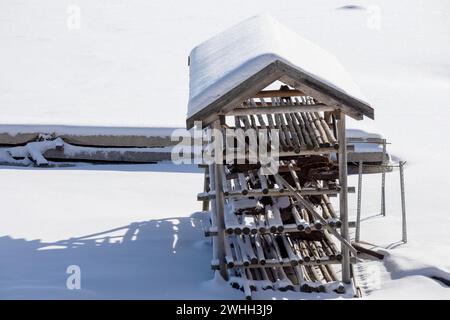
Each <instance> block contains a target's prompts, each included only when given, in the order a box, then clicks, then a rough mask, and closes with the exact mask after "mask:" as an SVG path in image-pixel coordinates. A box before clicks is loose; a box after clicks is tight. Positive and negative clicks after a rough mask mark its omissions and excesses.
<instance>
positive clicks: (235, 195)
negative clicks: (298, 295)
mask: <svg viewBox="0 0 450 320" xmlns="http://www.w3.org/2000/svg"><path fill="white" fill-rule="evenodd" d="M314 104H315V101H314V99H312V98H311V97H305V96H301V97H296V98H290V97H289V98H271V101H266V100H264V99H262V98H261V99H260V101H258V102H256V101H255V100H254V99H250V100H248V101H247V102H246V103H245V104H244V105H247V106H251V107H254V106H257V105H260V106H267V105H271V106H282V105H314ZM234 125H235V128H242V129H250V128H253V129H255V130H260V129H267V130H268V132H269V135H270V132H271V130H275V129H276V130H278V132H279V138H280V147H281V149H282V150H283V151H286V152H291V153H292V155H290V156H287V157H282V158H280V160H279V171H278V172H279V174H280V176H281V177H282V178H283V180H284V181H285V182H286V181H287V182H288V183H289V184H290V186H292V187H293V188H294V189H295V191H296V192H299V193H300V194H301V195H302V196H303V198H304V200H305V201H307V202H308V203H309V204H310V205H311V206H313V208H314V209H315V211H316V213H317V212H318V213H320V215H321V216H322V218H323V219H320V220H318V219H316V218H315V215H314V214H313V213H312V212H310V211H309V210H308V209H307V208H306V207H305V206H304V205H303V204H301V203H299V202H298V201H296V198H295V197H294V196H293V194H292V192H291V191H292V190H291V191H289V190H288V189H287V188H286V185H285V183H283V181H280V178H279V177H277V175H266V174H263V173H262V172H263V171H262V170H260V169H261V167H260V165H258V164H248V163H247V164H237V163H228V164H225V165H224V166H223V172H222V175H221V176H222V178H223V179H222V181H221V185H222V189H223V195H224V227H225V228H224V230H225V231H224V232H225V237H224V241H223V242H224V243H223V246H224V253H225V261H221V262H220V263H225V265H226V267H227V273H228V279H229V280H228V281H229V283H230V285H231V286H232V287H234V288H237V289H241V290H242V291H244V293H245V295H246V297H247V298H251V294H252V291H256V290H268V289H273V290H281V291H286V290H294V291H302V292H338V293H343V292H344V291H345V289H344V285H343V284H342V283H341V282H340V281H339V280H338V278H337V276H336V274H335V271H334V270H333V264H340V263H341V260H342V254H341V252H340V245H338V243H339V241H336V239H335V237H334V236H333V235H332V234H331V233H330V232H329V231H328V230H327V228H325V226H324V225H323V224H324V221H325V222H326V223H327V224H328V226H329V227H331V228H334V229H338V228H340V227H341V221H340V220H339V218H338V216H337V214H336V212H335V210H334V208H333V206H332V204H331V202H330V198H329V196H332V195H336V194H338V193H339V190H340V186H339V184H338V180H337V178H338V169H337V166H336V164H335V163H334V161H333V160H332V158H331V157H330V155H329V154H330V153H329V152H327V151H324V152H323V153H321V150H325V149H324V148H329V149H330V148H331V149H336V148H338V144H337V139H336V132H335V127H334V125H333V119H332V117H328V115H324V114H323V112H296V113H281V114H280V113H278V114H257V115H245V116H235V117H234ZM269 141H270V137H269ZM305 150H315V151H316V152H315V153H314V154H311V153H305V154H302V151H305ZM207 181H208V180H207ZM212 194H214V183H210V185H209V186H207V188H206V192H204V193H203V194H201V195H199V199H200V200H204V201H207V200H211V199H212V197H211V195H212ZM211 221H212V227H211V230H217V228H215V224H216V223H217V222H216V221H215V218H214V217H212V219H211ZM211 234H213V232H211Z"/></svg>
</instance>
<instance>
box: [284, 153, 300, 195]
mask: <svg viewBox="0 0 450 320" xmlns="http://www.w3.org/2000/svg"><path fill="white" fill-rule="evenodd" d="M294 164H295V162H294V163H293V160H291V161H290V162H289V163H288V165H287V166H288V169H289V172H290V174H291V176H292V179H293V180H294V183H295V187H296V189H297V190H298V191H301V190H302V187H301V186H300V180H299V178H298V176H297V172H296V171H295V170H294Z"/></svg>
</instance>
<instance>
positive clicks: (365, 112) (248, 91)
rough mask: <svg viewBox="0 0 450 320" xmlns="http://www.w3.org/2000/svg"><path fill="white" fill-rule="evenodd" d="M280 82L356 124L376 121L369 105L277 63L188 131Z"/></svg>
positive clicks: (202, 113)
mask: <svg viewBox="0 0 450 320" xmlns="http://www.w3.org/2000/svg"><path fill="white" fill-rule="evenodd" d="M279 79H282V80H281V81H283V82H286V83H287V84H289V85H290V86H291V87H293V88H295V89H297V90H299V91H301V92H304V93H305V94H307V95H310V96H313V97H316V98H318V99H319V100H321V102H323V103H325V104H329V105H330V106H333V107H335V108H336V109H341V110H342V111H343V112H344V113H345V114H347V115H348V116H350V117H352V118H354V119H356V120H362V118H363V116H366V117H368V118H370V119H374V118H375V111H374V109H373V108H372V107H371V106H370V105H369V104H368V103H366V102H364V101H361V100H359V99H356V98H354V97H352V96H350V95H348V94H346V93H344V92H342V91H340V90H338V89H336V88H334V87H332V86H330V85H328V84H326V83H324V82H322V81H319V80H317V79H315V78H313V77H312V76H310V75H308V74H306V73H304V72H302V71H300V70H298V69H297V68H295V67H293V66H291V65H289V64H287V63H285V62H283V61H280V60H276V61H274V62H272V63H270V64H269V65H267V66H266V67H264V68H263V69H261V70H260V71H258V72H257V73H255V74H254V75H252V76H251V77H249V78H248V79H247V80H245V81H243V82H242V83H240V84H239V85H237V86H236V87H235V88H233V89H231V90H230V91H228V92H226V93H225V94H223V95H222V96H220V97H218V98H217V99H216V100H214V101H213V102H212V103H210V104H209V105H208V106H206V107H205V108H203V109H201V110H199V111H198V112H196V113H195V114H193V115H192V116H190V117H189V118H187V120H186V127H187V129H191V128H192V127H193V126H194V121H203V122H204V123H203V125H204V126H206V125H208V124H210V123H211V122H212V121H214V120H215V119H217V118H218V117H219V116H220V115H223V114H225V113H227V112H229V111H230V110H232V109H234V108H237V107H238V106H239V105H240V104H241V103H242V102H244V101H245V100H247V99H249V98H251V97H253V96H255V95H256V94H258V93H259V92H260V91H261V90H262V89H264V88H266V87H267V86H268V85H270V84H271V83H273V82H274V81H276V80H279Z"/></svg>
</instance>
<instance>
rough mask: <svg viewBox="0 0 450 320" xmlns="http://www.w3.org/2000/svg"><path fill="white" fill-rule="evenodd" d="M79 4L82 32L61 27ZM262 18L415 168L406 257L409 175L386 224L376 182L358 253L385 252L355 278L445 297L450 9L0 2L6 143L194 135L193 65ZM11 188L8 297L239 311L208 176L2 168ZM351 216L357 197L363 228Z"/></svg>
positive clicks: (0, 280)
mask: <svg viewBox="0 0 450 320" xmlns="http://www.w3.org/2000/svg"><path fill="white" fill-rule="evenodd" d="M69 5H77V6H79V8H80V9H81V28H80V29H77V30H70V29H68V28H67V26H66V20H67V18H68V14H67V12H66V10H67V8H68V6H69ZM264 12H267V13H270V14H271V15H272V16H274V17H275V18H276V19H277V20H279V21H281V22H282V23H283V24H285V25H286V26H287V27H289V28H291V29H293V30H294V31H295V32H297V33H298V34H300V35H301V36H302V37H305V38H306V39H309V40H310V41H312V42H314V43H315V44H317V45H318V46H320V47H322V48H324V49H326V50H327V51H329V52H331V53H332V54H333V55H335V56H336V57H337V58H338V59H339V61H340V62H341V63H342V65H343V66H344V67H345V69H346V70H347V71H348V72H349V74H350V75H351V76H352V78H353V80H354V81H355V82H356V83H357V84H358V85H359V86H360V87H361V89H362V92H363V93H364V95H365V96H366V97H367V98H368V100H369V101H371V103H372V107H373V108H374V109H375V121H372V120H364V121H362V122H360V123H356V122H354V121H349V122H350V124H351V125H352V126H354V127H355V128H359V129H361V130H364V131H367V132H378V133H381V134H382V135H383V136H385V137H386V138H387V139H388V140H389V141H390V142H392V145H389V151H390V152H391V153H393V154H394V155H396V156H398V157H400V158H401V159H403V160H406V161H408V163H407V166H406V170H405V182H406V206H407V217H408V240H409V241H408V243H407V244H402V243H400V242H399V240H400V239H401V224H400V217H401V210H400V196H399V178H398V172H397V171H396V172H393V173H390V174H388V175H387V217H385V218H383V217H381V216H380V215H379V212H380V176H375V175H374V176H364V181H363V206H362V209H363V211H362V212H363V218H364V220H363V222H362V233H361V238H362V240H365V241H367V242H370V243H374V244H376V245H378V246H379V247H380V248H381V249H382V250H383V251H384V252H385V253H386V258H385V260H383V261H382V262H379V261H368V262H365V263H361V264H358V265H357V266H356V270H357V274H358V281H359V285H360V286H361V287H362V288H363V291H364V298H365V299H400V298H407V299H430V298H437V299H450V289H449V287H447V286H445V285H444V284H443V283H441V282H439V281H436V280H434V279H432V277H433V276H437V277H441V278H446V279H450V232H449V228H450V215H449V205H448V195H447V194H446V193H447V192H448V191H450V190H449V188H448V186H447V184H446V182H447V181H449V180H450V170H449V169H448V168H447V163H446V162H447V161H448V160H447V159H448V158H449V157H450V148H449V145H448V142H447V137H448V136H450V129H449V128H450V109H449V106H450V71H449V70H450V41H448V39H449V38H450V4H448V2H446V1H395V2H393V1H375V0H374V1H355V2H351V1H300V0H295V1H294V0H290V1H235V0H229V1H220V2H219V1H206V0H202V1H199V0H192V1H188V2H180V1H156V0H154V1H144V0H139V1H138V0H128V1H119V0H114V1H95V2H94V1H88V0H78V1H57V0H54V1H50V0H43V1H39V2H22V1H18V0H11V1H4V2H2V3H1V4H0V42H1V43H2V46H1V50H0V70H2V72H1V73H0V105H1V115H0V129H2V128H3V127H2V126H1V125H16V126H14V130H15V132H20V127H19V129H18V127H17V126H18V125H36V126H37V125H77V126H94V127H96V126H97V127H100V126H112V127H177V126H178V127H181V126H184V124H185V118H186V105H187V103H188V88H189V84H188V72H189V70H188V66H187V56H188V54H189V52H190V50H191V49H192V48H194V47H195V46H196V45H198V44H199V43H201V42H203V41H205V40H207V39H209V38H210V37H212V36H214V35H215V34H217V33H220V32H221V31H223V30H225V29H227V28H229V27H231V26H233V25H235V24H236V23H239V22H240V21H242V20H244V19H247V18H249V17H251V16H254V15H256V14H259V13H264ZM318 63H320V61H318ZM0 131H2V130H0ZM0 181H1V183H0V194H1V199H2V206H1V213H0V298H3V299H14V298H42V299H44V298H63V299H66V298H67V299H71V298H88V299H104V298H114V299H116V298H117V299H118V298H123V299H127V298H138V299H152V298H155V299H156V298H163V299H175V298H186V299H197V298H205V299H220V298H223V299H229V298H236V299H240V298H243V295H242V294H241V293H240V292H239V291H237V290H233V289H231V288H229V287H228V286H227V285H226V284H224V283H223V282H222V281H221V280H220V279H217V278H216V279H213V274H212V272H211V271H210V269H209V262H210V259H211V247H210V245H209V242H208V240H207V239H205V238H204V237H203V231H202V221H201V214H199V213H198V211H199V210H200V207H201V206H200V204H199V203H198V202H197V201H196V193H197V192H199V191H201V190H202V188H203V181H202V175H201V174H200V171H198V170H197V169H195V167H191V166H183V167H179V166H174V165H170V164H158V165H130V166H103V165H102V166H100V165H79V166H77V167H75V168H59V169H36V168H17V167H0ZM349 182H350V184H351V185H354V186H356V182H357V181H356V178H355V177H351V178H350V179H349ZM355 211H356V197H355V195H350V215H351V220H353V219H354V213H355ZM69 265H79V266H80V268H81V274H82V276H81V290H68V289H67V288H66V279H67V277H68V275H67V274H66V268H67V267H68V266H69ZM211 279H213V280H211ZM254 297H255V298H264V299H283V298H287V299H299V298H301V299H305V298H311V299H316V298H339V297H338V296H336V295H321V296H317V295H315V294H309V295H308V294H300V293H294V292H285V293H279V292H273V291H270V292H269V291H264V292H258V293H255V295H254Z"/></svg>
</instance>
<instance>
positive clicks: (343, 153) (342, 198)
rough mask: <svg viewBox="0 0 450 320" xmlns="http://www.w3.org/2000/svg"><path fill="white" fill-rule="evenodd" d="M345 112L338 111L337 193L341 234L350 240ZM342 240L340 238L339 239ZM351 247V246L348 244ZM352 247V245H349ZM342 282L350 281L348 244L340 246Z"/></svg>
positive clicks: (347, 240)
mask: <svg viewBox="0 0 450 320" xmlns="http://www.w3.org/2000/svg"><path fill="white" fill-rule="evenodd" d="M345 133H346V132H345V113H344V112H342V111H341V112H340V113H339V122H338V139H339V140H338V141H339V184H340V185H341V187H342V188H341V192H340V194H339V215H340V216H339V218H340V220H341V222H342V226H341V229H340V230H341V236H342V238H343V239H344V240H345V241H346V242H349V241H350V235H349V231H348V203H347V201H348V199H347V197H348V195H347V143H346V141H347V139H346V136H345ZM341 241H342V240H341ZM350 247H351V246H350ZM351 248H353V247H351ZM342 256H343V259H342V282H344V283H350V281H351V274H350V250H349V246H343V247H342Z"/></svg>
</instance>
